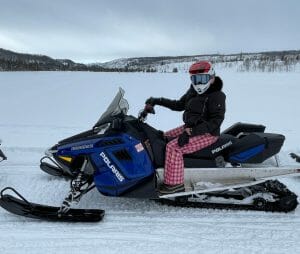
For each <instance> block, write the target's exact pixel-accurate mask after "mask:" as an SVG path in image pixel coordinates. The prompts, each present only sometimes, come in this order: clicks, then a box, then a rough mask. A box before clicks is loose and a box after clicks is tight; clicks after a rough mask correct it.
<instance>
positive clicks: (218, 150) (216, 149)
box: [211, 140, 232, 154]
mask: <svg viewBox="0 0 300 254" xmlns="http://www.w3.org/2000/svg"><path fill="white" fill-rule="evenodd" d="M231 145H232V141H231V140H230V141H229V142H227V143H226V144H224V145H222V146H220V147H217V148H215V149H213V150H212V151H211V153H212V154H214V153H218V152H221V151H222V150H224V149H225V148H227V147H229V146H231Z"/></svg>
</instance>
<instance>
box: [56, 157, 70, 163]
mask: <svg viewBox="0 0 300 254" xmlns="http://www.w3.org/2000/svg"><path fill="white" fill-rule="evenodd" d="M58 158H60V159H61V160H63V161H66V162H69V163H71V162H72V160H73V158H72V157H68V156H58Z"/></svg>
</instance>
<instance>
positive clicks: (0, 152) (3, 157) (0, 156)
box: [0, 139, 7, 162]
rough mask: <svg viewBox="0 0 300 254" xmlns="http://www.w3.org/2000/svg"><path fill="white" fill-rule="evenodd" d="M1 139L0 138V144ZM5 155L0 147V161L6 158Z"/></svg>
mask: <svg viewBox="0 0 300 254" xmlns="http://www.w3.org/2000/svg"><path fill="white" fill-rule="evenodd" d="M1 143H2V141H1V139H0V145H1ZM6 159H7V157H6V156H5V154H4V153H3V152H2V150H1V149H0V162H1V161H4V160H6Z"/></svg>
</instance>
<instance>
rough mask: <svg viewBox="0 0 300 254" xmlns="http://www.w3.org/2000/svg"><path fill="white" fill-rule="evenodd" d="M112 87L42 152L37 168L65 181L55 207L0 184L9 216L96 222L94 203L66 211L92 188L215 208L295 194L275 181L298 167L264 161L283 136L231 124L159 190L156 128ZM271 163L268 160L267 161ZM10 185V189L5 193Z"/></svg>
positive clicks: (285, 206) (278, 201)
mask: <svg viewBox="0 0 300 254" xmlns="http://www.w3.org/2000/svg"><path fill="white" fill-rule="evenodd" d="M128 108H129V105H128V103H127V101H126V100H125V99H124V91H123V90H122V89H121V88H120V90H119V92H118V94H117V95H116V96H115V98H114V99H113V101H112V103H111V104H110V106H109V107H108V109H107V110H106V111H105V113H104V114H103V115H102V116H101V117H100V119H99V120H98V122H97V123H96V124H95V125H94V127H93V128H92V129H90V130H88V131H85V132H83V133H80V134H77V135H75V136H72V137H69V138H66V139H64V140H61V141H59V142H58V143H57V144H56V145H54V146H53V147H51V148H50V149H48V150H47V151H46V156H45V157H43V158H42V159H41V164H40V168H41V169H42V170H43V171H44V172H46V173H48V174H50V175H54V176H58V177H63V178H65V179H69V180H70V183H71V184H70V191H69V193H68V195H67V196H66V197H65V199H64V200H63V202H62V205H61V206H60V207H51V206H45V205H41V204H34V203H31V202H29V201H27V200H26V199H25V198H24V197H22V195H21V194H20V193H18V192H17V191H16V190H15V189H13V188H11V187H8V188H5V189H3V190H2V192H1V199H0V205H1V206H2V207H3V208H4V209H6V210H7V211H9V212H12V213H14V214H18V215H22V216H27V217H32V218H39V219H45V220H55V221H56V220H57V221H89V222H91V221H100V220H101V219H102V218H103V216H104V211H103V210H100V209H74V208H73V205H74V204H77V203H78V202H79V201H80V199H81V197H82V196H83V195H84V194H86V193H87V192H89V191H90V190H92V189H93V188H95V187H96V188H97V190H98V191H99V192H100V193H102V194H103V195H106V196H122V197H130V198H144V199H152V200H156V201H158V202H161V203H163V204H167V205H174V206H183V207H200V208H214V209H216V208H221V209H245V210H260V211H273V212H274V211H278V212H289V211H292V210H294V209H295V208H296V207H297V204H298V202H297V196H296V195H295V194H294V193H293V192H291V191H290V190H288V188H287V187H286V186H285V185H284V184H282V183H280V182H279V181H278V180H276V177H278V176H283V175H292V174H299V173H300V169H298V168H291V167H290V168H283V167H279V165H275V166H272V167H266V166H264V164H263V162H264V161H266V160H268V159H270V158H271V157H274V156H275V157H276V154H277V153H278V152H279V151H280V149H281V147H282V145H283V143H284V140H285V137H284V136H283V135H281V134H274V133H265V126H263V125H256V124H245V123H236V124H234V125H232V126H231V127H230V128H228V129H227V130H225V131H223V133H222V134H221V136H220V138H219V140H218V141H217V142H216V143H215V144H213V145H211V146H210V147H207V148H205V149H203V150H201V151H198V152H195V153H193V154H189V155H186V156H185V157H184V164H185V192H179V193H174V194H168V195H160V194H159V193H158V192H157V189H158V186H159V185H160V183H162V181H163V166H164V158H165V147H166V144H167V142H168V140H166V138H165V137H164V136H163V133H162V132H161V131H159V130H156V129H155V128H153V127H151V126H150V125H148V124H147V123H145V119H146V117H147V115H148V113H149V112H147V110H146V109H147V107H145V109H144V110H143V111H141V112H140V114H139V116H138V117H137V118H136V117H134V116H131V115H127V111H128ZM274 161H275V162H276V160H274ZM8 190H10V191H12V192H15V195H10V194H7V191H8Z"/></svg>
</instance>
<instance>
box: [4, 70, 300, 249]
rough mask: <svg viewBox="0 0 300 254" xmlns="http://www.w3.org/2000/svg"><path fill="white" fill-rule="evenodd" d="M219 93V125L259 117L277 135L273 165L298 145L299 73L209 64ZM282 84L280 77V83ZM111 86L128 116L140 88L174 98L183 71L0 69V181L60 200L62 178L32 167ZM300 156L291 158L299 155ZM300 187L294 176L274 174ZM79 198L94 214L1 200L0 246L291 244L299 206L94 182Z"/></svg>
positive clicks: (298, 233) (163, 123)
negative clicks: (39, 211) (219, 204)
mask: <svg viewBox="0 0 300 254" xmlns="http://www.w3.org/2000/svg"><path fill="white" fill-rule="evenodd" d="M216 71H217V73H218V75H220V76H221V77H222V79H223V80H224V91H225V93H226V94H227V113H226V120H225V121H224V124H223V128H222V129H225V128H227V127H228V126H229V125H231V124H232V123H234V122H237V121H242V122H252V123H260V124H265V125H266V126H267V131H270V132H278V133H282V134H284V135H285V136H286V142H285V144H284V147H283V149H282V151H281V153H280V155H279V159H280V162H281V163H282V164H293V165H297V164H295V163H294V162H293V161H292V160H291V159H290V158H289V156H288V154H289V152H291V151H294V152H298V153H300V147H299V144H300V135H299V126H300V119H299V117H298V111H299V107H298V105H299V98H298V97H299V94H300V88H299V85H298V84H299V82H300V73H286V72H282V73H254V72H250V73H248V72H245V73H244V72H242V73H236V72H232V71H228V70H224V69H221V68H219V67H218V66H217V69H216ZM283 84H284V85H283ZM119 86H122V87H123V88H124V90H125V91H126V94H125V97H126V98H127V99H128V101H129V103H130V111H129V113H130V114H132V115H137V113H138V111H139V110H140V109H141V108H142V107H143V105H144V101H145V99H146V98H148V97H149V96H164V97H169V98H179V96H181V95H182V94H183V93H184V91H185V90H186V89H187V88H188V86H189V77H188V75H187V74H186V73H163V74H162V73H91V72H0V108H1V120H0V138H1V139H2V145H1V149H2V150H3V151H4V152H5V153H6V155H7V157H8V161H4V162H2V163H1V164H0V189H2V188H3V187H5V186H13V187H15V188H16V189H17V190H19V191H20V192H21V193H22V194H24V196H25V198H27V199H28V200H30V201H33V202H41V203H44V204H49V205H59V204H60V202H61V201H62V199H63V197H64V196H65V194H66V192H67V190H68V188H69V183H68V182H67V181H65V180H62V179H57V178H55V177H50V176H47V175H46V174H44V173H43V172H42V171H40V169H39V159H40V157H41V156H42V155H43V152H44V150H45V149H46V148H47V147H49V146H51V145H53V144H54V143H55V142H56V141H58V140H60V139H62V138H64V137H67V136H70V135H73V134H76V133H78V132H79V131H84V130H86V129H89V128H90V127H91V126H92V125H93V124H94V123H95V122H96V121H97V120H98V118H99V116H100V115H101V113H102V112H103V111H104V110H105V109H106V107H107V106H108V104H109V102H110V100H111V99H112V98H113V96H114V95H115V93H116V91H117V89H118V87H119ZM148 123H150V124H151V125H153V126H154V127H156V128H159V129H162V130H167V129H170V128H172V127H174V126H177V125H179V124H180V123H181V113H179V112H171V111H170V110H167V109H164V108H161V107H157V108H156V115H151V116H149V117H148ZM298 165H299V164H298ZM280 180H281V181H282V182H283V183H285V184H286V185H287V186H288V188H289V189H291V190H292V191H294V192H296V194H297V195H298V196H300V179H299V177H296V178H282V179H280ZM80 206H81V207H88V208H102V209H105V210H106V215H105V217H104V220H103V221H102V222H100V223H96V224H92V223H88V224H84V223H75V224H71V223H50V222H43V221H36V220H33V219H28V218H22V217H18V216H14V215H12V214H9V213H7V212H6V211H4V210H3V209H0V230H1V234H0V253H1V254H18V253H22V254H23V253H30V254H35V253H44V254H50V253H61V254H65V253H74V254H77V253H117V254H122V253H143V254H147V253H149V254H153V253H156V254H159V253H164V254H166V253H195V254H198V253H300V243H299V239H300V208H299V207H298V208H297V209H296V211H295V212H292V213H288V214H282V213H265V212H254V211H248V212H247V211H222V210H205V209H203V210H197V209H192V208H174V207H166V206H161V205H159V204H157V203H155V202H153V201H149V200H133V199H127V198H109V197H103V196H101V195H100V194H99V193H98V192H97V191H96V190H94V191H93V192H91V193H89V194H88V195H87V196H85V197H84V198H83V200H82V202H81V204H80Z"/></svg>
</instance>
